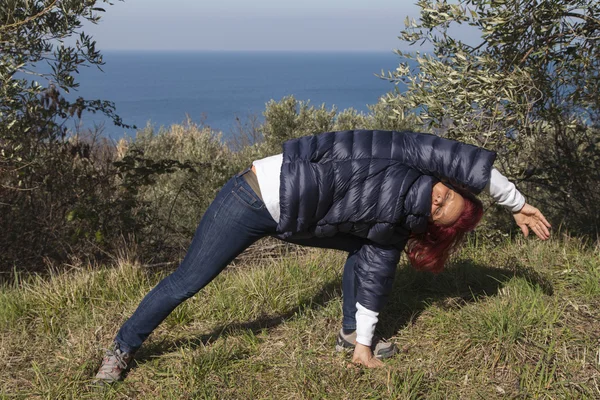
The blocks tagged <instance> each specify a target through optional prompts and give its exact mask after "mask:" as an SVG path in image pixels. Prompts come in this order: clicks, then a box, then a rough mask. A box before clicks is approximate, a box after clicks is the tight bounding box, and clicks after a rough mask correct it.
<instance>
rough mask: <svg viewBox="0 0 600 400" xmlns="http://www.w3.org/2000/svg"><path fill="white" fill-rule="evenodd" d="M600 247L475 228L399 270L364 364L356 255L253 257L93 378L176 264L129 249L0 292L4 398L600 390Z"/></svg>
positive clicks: (540, 394) (485, 395) (541, 394)
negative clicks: (349, 352) (350, 273)
mask: <svg viewBox="0 0 600 400" xmlns="http://www.w3.org/2000/svg"><path fill="white" fill-rule="evenodd" d="M599 255H600V250H599V249H598V247H595V248H594V247H593V246H590V245H584V244H583V243H582V242H581V241H579V240H576V239H572V238H568V237H562V238H555V239H553V240H552V241H551V242H549V243H540V242H538V241H536V240H528V241H519V242H516V243H510V242H506V243H504V244H501V245H498V246H494V247H492V246H487V245H485V244H481V243H477V242H473V243H470V244H469V245H468V246H467V247H466V249H465V250H464V251H463V252H462V253H461V254H460V255H459V257H458V258H456V259H455V260H454V262H453V263H452V265H450V266H449V268H448V269H447V270H446V271H445V272H444V273H442V274H440V275H438V276H432V275H429V274H425V273H418V272H415V271H413V270H412V269H410V268H409V267H407V266H405V265H401V266H400V268H399V270H398V275H397V279H396V286H395V290H394V294H393V296H392V298H391V301H390V304H389V306H388V307H387V308H386V310H385V311H384V312H383V313H382V319H381V322H380V326H379V328H380V331H381V333H382V334H383V335H384V336H387V337H389V338H390V339H391V340H394V341H396V342H397V343H398V345H399V347H400V348H401V349H402V351H401V354H400V355H398V356H397V357H395V358H393V359H391V360H388V361H386V368H384V369H381V370H365V369H362V368H357V367H355V366H353V365H351V364H350V363H349V358H348V357H347V356H345V355H340V354H336V353H335V351H334V349H333V348H334V343H335V335H336V332H337V329H338V328H339V324H340V320H341V293H340V281H341V266H342V265H343V261H344V255H343V254H342V253H339V252H334V251H322V250H311V251H308V252H303V253H299V254H295V253H291V254H288V255H286V256H285V257H283V258H263V259H260V258H254V257H248V258H247V259H245V260H241V261H240V262H238V263H237V265H236V267H235V268H230V269H229V270H228V271H227V273H224V274H221V275H220V276H219V277H218V278H217V279H216V280H215V281H214V282H213V283H211V284H210V285H209V286H207V287H206V288H205V290H203V291H202V292H201V294H200V295H197V296H195V297H194V298H192V299H190V300H189V301H188V302H186V303H185V304H183V305H182V306H180V307H179V308H178V309H177V310H176V311H175V312H173V313H172V315H171V316H169V318H167V320H166V321H165V322H164V323H163V324H162V325H161V326H160V327H159V329H157V331H156V332H155V333H154V334H153V335H152V336H151V338H150V339H149V340H148V342H147V343H146V344H145V345H144V347H143V348H142V350H141V351H140V352H139V353H138V358H137V362H136V364H135V365H134V367H133V368H132V370H131V372H130V373H129V376H128V377H127V379H126V380H125V381H124V382H123V383H120V384H117V385H115V386H113V387H109V388H104V389H97V388H94V387H92V386H91V385H90V381H91V378H92V377H93V374H94V372H95V370H96V368H97V367H98V365H99V362H100V358H101V354H102V350H101V349H102V348H103V347H105V346H108V345H109V343H110V342H111V340H112V337H113V336H114V335H115V333H116V331H117V329H118V327H119V326H120V324H121V323H122V322H123V321H124V319H125V318H126V317H127V316H128V315H130V314H131V312H132V311H133V310H134V308H135V307H136V305H137V303H138V302H139V300H140V299H141V297H142V296H143V295H144V294H145V293H146V292H147V291H148V290H149V289H150V288H151V287H152V286H153V285H154V284H155V283H156V282H157V281H158V280H159V279H160V278H161V277H162V276H164V274H165V273H166V271H162V272H156V271H152V270H151V269H148V268H143V267H140V266H136V265H131V264H128V263H122V264H121V265H118V266H114V267H110V268H109V267H106V268H102V269H100V270H92V269H91V268H90V269H81V270H77V271H73V272H71V273H67V274H60V275H58V274H57V275H55V276H52V277H50V278H46V279H41V278H35V277H23V278H22V279H21V280H19V281H18V282H16V283H14V284H13V285H11V286H6V287H3V288H2V289H1V291H0V357H1V358H2V359H3V360H4V365H3V366H2V367H1V368H0V397H2V398H8V399H12V398H23V399H25V398H27V399H30V398H34V399H35V398H45V399H58V398H73V399H84V398H107V399H126V398H127V399H129V398H138V399H147V398H155V399H172V398H184V399H192V398H193V399H195V398H202V399H203V398H209V399H212V398H218V399H305V398H310V399H313V398H329V399H413V398H414V399H417V398H432V399H435V398H440V399H441V398H444V399H445V398H461V399H465V398H466V399H478V398H481V399H489V398H548V399H550V398H590V399H591V398H600V389H599V385H600V359H599V358H600V324H599V323H598V321H599V320H600V318H599V317H600V260H599Z"/></svg>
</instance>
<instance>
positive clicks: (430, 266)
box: [406, 193, 483, 273]
mask: <svg viewBox="0 0 600 400" xmlns="http://www.w3.org/2000/svg"><path fill="white" fill-rule="evenodd" d="M463 197H464V199H465V208H464V210H463V212H462V214H461V215H460V217H458V219H457V220H456V222H455V223H454V224H452V225H450V226H441V225H436V224H435V223H433V222H430V223H429V225H428V227H427V232H425V233H423V234H420V235H411V237H410V239H409V240H408V246H407V249H406V253H407V254H408V259H409V260H410V263H411V265H412V266H413V267H414V268H415V269H418V270H421V271H429V272H434V273H439V272H442V270H443V269H444V265H445V264H446V261H447V260H448V258H449V257H450V255H451V254H452V253H453V252H454V251H455V250H456V249H457V248H458V247H459V245H460V244H461V242H462V241H463V239H464V237H465V234H466V233H467V232H469V231H472V230H473V229H475V227H476V226H477V224H478V223H479V221H480V220H481V217H482V216H483V205H482V204H481V202H480V201H479V200H478V199H477V198H476V197H475V196H473V195H471V194H470V193H469V194H467V195H463Z"/></svg>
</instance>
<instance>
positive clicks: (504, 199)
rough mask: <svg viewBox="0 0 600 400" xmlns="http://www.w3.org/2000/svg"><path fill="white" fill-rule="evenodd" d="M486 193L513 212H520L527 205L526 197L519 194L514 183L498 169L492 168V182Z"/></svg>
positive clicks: (488, 185) (486, 188)
mask: <svg viewBox="0 0 600 400" xmlns="http://www.w3.org/2000/svg"><path fill="white" fill-rule="evenodd" d="M485 191H486V192H487V193H488V194H489V195H490V196H491V197H492V198H493V199H494V201H496V203H498V204H500V205H501V206H504V207H506V208H508V209H509V210H510V211H512V212H518V211H520V210H521V208H523V206H524V205H525V197H523V195H522V194H521V192H519V191H518V190H517V188H516V186H515V184H514V183H512V182H511V181H509V180H508V178H506V177H505V176H504V175H502V174H501V173H500V172H499V171H498V170H497V169H496V168H492V175H491V176H490V181H489V183H488V184H487V186H486V187H485Z"/></svg>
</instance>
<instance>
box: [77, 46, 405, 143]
mask: <svg viewBox="0 0 600 400" xmlns="http://www.w3.org/2000/svg"><path fill="white" fill-rule="evenodd" d="M103 59H104V61H105V65H103V66H102V70H103V72H102V71H100V70H98V69H97V68H95V67H91V68H81V69H80V73H79V75H77V76H76V81H77V82H79V83H80V87H79V88H78V89H77V90H76V91H73V92H72V94H71V96H82V97H83V98H85V99H88V100H92V99H100V100H109V101H113V102H114V103H115V106H116V113H117V114H118V115H119V116H121V117H122V119H123V122H124V123H126V124H128V125H135V126H136V127H137V128H138V129H141V128H143V127H144V126H146V124H148V123H149V124H151V125H153V126H154V128H155V130H158V129H159V128H160V127H161V126H164V127H168V126H170V125H172V124H177V123H182V122H184V121H186V120H187V118H188V117H189V118H190V119H191V120H192V121H193V122H195V123H203V124H204V125H207V126H210V127H211V128H213V129H215V130H220V131H222V132H223V134H224V136H225V137H227V136H228V134H231V132H233V131H234V129H235V127H236V124H237V123H242V124H243V123H245V122H247V121H249V119H250V118H252V117H256V118H258V120H259V121H262V120H263V116H262V113H263V111H264V110H265V105H266V103H267V102H269V101H270V100H275V101H280V100H281V99H282V98H284V97H285V96H289V95H293V96H294V97H295V98H296V99H297V100H302V101H310V104H311V105H313V106H315V107H317V106H320V105H321V104H325V105H326V107H327V108H331V107H333V106H335V107H336V108H337V109H338V110H339V111H341V110H344V109H347V108H354V109H356V110H357V111H361V112H366V111H368V109H367V105H370V104H375V103H377V101H378V99H379V97H381V96H382V95H384V94H385V93H387V92H390V91H391V90H393V89H394V85H393V84H392V83H391V82H389V81H386V80H383V79H381V78H378V77H377V76H376V74H379V73H381V71H382V70H383V71H384V72H387V71H390V70H394V69H395V68H396V67H397V66H398V63H399V62H400V58H399V57H398V56H397V55H396V54H394V53H393V52H391V51H390V52H321V51H314V52H282V51H257V52H242V51H239V52H237V51H236V52H232V51H193V52H192V51H190V52H182V51H103ZM236 120H239V122H236ZM70 124H72V125H71V126H69V128H70V129H72V130H74V129H75V128H76V126H75V123H74V122H70ZM94 125H99V126H103V132H104V134H105V135H106V136H108V137H110V138H113V139H118V138H120V137H123V136H124V135H128V136H133V135H134V134H135V130H134V129H125V128H122V127H116V126H114V125H113V124H112V122H111V121H110V120H109V119H108V118H106V117H104V116H102V115H100V114H91V113H87V114H84V115H83V117H82V120H81V127H83V128H86V127H93V126H94Z"/></svg>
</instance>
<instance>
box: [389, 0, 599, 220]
mask: <svg viewBox="0 0 600 400" xmlns="http://www.w3.org/2000/svg"><path fill="white" fill-rule="evenodd" d="M417 4H418V6H419V7H420V9H421V13H420V18H419V19H418V20H414V19H412V20H410V19H407V20H406V21H405V25H406V29H405V30H403V31H402V32H401V37H400V38H401V39H402V40H403V41H405V42H408V43H410V44H417V43H418V44H423V43H428V44H429V45H431V46H432V47H433V52H432V53H428V54H427V53H426V54H420V53H418V52H417V53H409V52H401V51H398V52H397V53H398V54H399V55H400V56H401V57H403V58H405V59H413V60H415V61H416V65H417V66H418V68H415V69H412V70H411V68H410V65H409V63H408V62H402V63H400V64H399V66H398V68H397V69H396V70H395V71H391V72H389V73H388V74H387V78H388V79H390V80H392V81H394V82H397V83H399V82H403V83H405V84H406V85H407V90H406V91H404V92H403V93H400V92H396V93H391V94H389V95H388V96H387V98H386V99H385V101H386V103H387V104H389V105H391V106H392V107H394V108H396V110H397V111H396V112H397V113H398V114H399V115H404V113H405V112H406V110H413V111H414V112H415V113H416V114H417V116H418V118H419V120H420V121H421V122H423V123H424V124H426V125H428V126H430V127H431V128H432V129H433V130H435V131H437V132H438V133H440V134H443V135H447V136H449V137H452V138H455V139H459V140H462V141H466V142H471V143H473V144H477V145H480V146H485V147H487V148H489V149H492V150H495V151H497V152H498V153H499V155H500V157H499V160H500V167H501V169H502V170H503V172H504V173H506V174H507V175H509V177H511V178H512V179H515V180H517V181H526V182H529V183H527V184H522V185H521V188H523V189H525V191H526V192H528V194H529V196H530V197H533V198H537V199H538V200H539V201H540V202H545V203H546V204H548V205H550V206H553V208H554V209H555V210H557V211H560V213H561V215H562V216H563V217H565V216H567V217H573V218H569V219H570V220H574V219H576V220H578V222H582V223H584V224H587V225H588V227H592V228H593V227H595V226H597V224H598V223H599V222H600V220H599V215H600V212H599V208H598V205H597V204H598V201H599V200H600V192H599V191H598V189H597V184H596V183H597V182H598V181H600V175H599V174H600V172H599V171H600V134H599V133H598V130H599V129H600V96H599V95H598V94H599V93H600V74H599V71H600V3H598V2H590V1H587V0H570V1H566V0H562V1H561V0H460V1H457V2H452V3H450V2H448V1H445V0H420V1H419V2H418V3H417ZM458 25H468V26H469V28H468V29H469V32H471V33H472V37H473V38H475V39H473V40H472V41H471V40H470V41H469V43H466V42H465V41H463V40H459V39H457V37H456V32H457V31H456V27H457V26H458ZM550 193H551V195H550Z"/></svg>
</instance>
